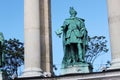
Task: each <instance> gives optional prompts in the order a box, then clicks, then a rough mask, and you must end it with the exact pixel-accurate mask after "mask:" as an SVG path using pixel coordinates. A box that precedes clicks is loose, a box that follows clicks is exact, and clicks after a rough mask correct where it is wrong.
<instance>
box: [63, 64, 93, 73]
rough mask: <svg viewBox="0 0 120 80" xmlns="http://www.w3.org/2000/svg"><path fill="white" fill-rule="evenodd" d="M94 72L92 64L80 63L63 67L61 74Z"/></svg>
mask: <svg viewBox="0 0 120 80" xmlns="http://www.w3.org/2000/svg"><path fill="white" fill-rule="evenodd" d="M90 72H92V66H91V65H90V64H88V63H79V64H74V65H70V66H67V67H65V68H61V75H64V74H73V73H90Z"/></svg>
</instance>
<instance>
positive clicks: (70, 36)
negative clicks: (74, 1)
mask: <svg viewBox="0 0 120 80" xmlns="http://www.w3.org/2000/svg"><path fill="white" fill-rule="evenodd" d="M69 13H70V18H68V19H65V21H64V24H63V26H61V27H60V29H58V30H57V31H56V34H57V35H58V36H59V37H61V34H62V33H63V49H64V57H63V61H62V66H63V67H66V66H69V65H74V64H78V63H84V62H85V60H84V57H85V53H86V47H87V43H88V40H87V38H88V35H87V30H86V28H85V23H84V21H85V20H84V19H82V18H78V17H76V15H77V12H76V11H75V10H74V8H73V7H70V10H69Z"/></svg>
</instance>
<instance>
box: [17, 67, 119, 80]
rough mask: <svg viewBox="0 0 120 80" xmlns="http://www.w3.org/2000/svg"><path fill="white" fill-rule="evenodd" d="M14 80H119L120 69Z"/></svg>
mask: <svg viewBox="0 0 120 80" xmlns="http://www.w3.org/2000/svg"><path fill="white" fill-rule="evenodd" d="M15 80H120V69H116V70H108V71H105V72H94V73H83V74H67V75H61V76H55V77H46V78H41V77H31V78H30V77H26V78H16V79H15Z"/></svg>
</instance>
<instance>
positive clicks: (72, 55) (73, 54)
mask: <svg viewBox="0 0 120 80" xmlns="http://www.w3.org/2000/svg"><path fill="white" fill-rule="evenodd" d="M70 49H71V60H72V63H75V51H74V44H70Z"/></svg>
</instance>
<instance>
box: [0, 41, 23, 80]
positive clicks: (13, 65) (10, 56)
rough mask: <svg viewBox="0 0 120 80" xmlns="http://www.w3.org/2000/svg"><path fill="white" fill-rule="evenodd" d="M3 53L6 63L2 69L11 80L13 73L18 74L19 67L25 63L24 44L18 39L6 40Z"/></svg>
mask: <svg viewBox="0 0 120 80" xmlns="http://www.w3.org/2000/svg"><path fill="white" fill-rule="evenodd" d="M3 54H4V65H3V67H2V71H3V72H4V74H5V76H6V77H7V76H8V77H7V78H8V80H10V79H11V77H12V75H14V74H16V75H18V72H17V70H18V67H19V66H21V65H23V63H24V44H23V43H22V42H20V41H19V40H18V39H9V40H5V43H4V49H3Z"/></svg>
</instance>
